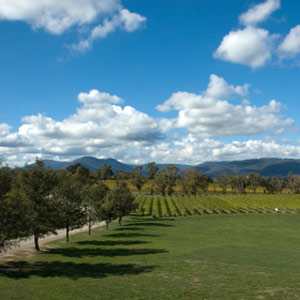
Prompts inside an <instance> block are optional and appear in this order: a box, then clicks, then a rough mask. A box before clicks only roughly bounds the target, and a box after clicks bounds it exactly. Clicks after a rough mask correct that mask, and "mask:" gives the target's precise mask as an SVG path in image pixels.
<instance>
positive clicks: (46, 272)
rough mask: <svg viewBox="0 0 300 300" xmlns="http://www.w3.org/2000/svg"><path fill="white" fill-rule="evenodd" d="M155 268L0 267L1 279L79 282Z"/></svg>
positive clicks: (14, 264)
mask: <svg viewBox="0 0 300 300" xmlns="http://www.w3.org/2000/svg"><path fill="white" fill-rule="evenodd" d="M153 269H154V266H139V265H135V264H120V265H113V264H110V263H100V264H88V263H81V264H76V263H73V262H60V261H53V262H35V263H29V262H24V261H21V262H10V263H7V264H5V265H0V278H1V277H9V278H12V279H23V278H29V277H31V276H39V277H44V278H47V277H67V278H69V279H73V280H77V279H79V278H105V277H107V276H109V275H116V276H121V275H139V274H141V273H145V272H151V271H152V270H153Z"/></svg>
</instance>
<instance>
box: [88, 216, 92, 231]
mask: <svg viewBox="0 0 300 300" xmlns="http://www.w3.org/2000/svg"><path fill="white" fill-rule="evenodd" d="M88 226H89V235H91V229H92V225H91V218H89V221H88Z"/></svg>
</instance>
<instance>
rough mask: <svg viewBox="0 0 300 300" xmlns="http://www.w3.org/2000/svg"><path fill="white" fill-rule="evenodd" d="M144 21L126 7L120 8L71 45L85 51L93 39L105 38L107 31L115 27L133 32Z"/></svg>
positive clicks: (143, 18) (144, 19)
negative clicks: (116, 12)
mask: <svg viewBox="0 0 300 300" xmlns="http://www.w3.org/2000/svg"><path fill="white" fill-rule="evenodd" d="M145 21H146V18H145V17H143V16H141V15H139V14H136V13H132V12H130V11H129V10H128V9H121V10H120V11H119V13H118V14H116V15H114V16H113V17H112V18H111V19H105V20H104V22H103V24H100V25H98V26H96V27H95V28H93V30H92V31H91V33H90V35H89V36H88V37H87V38H86V39H83V40H81V41H80V42H79V43H78V44H75V45H73V47H72V48H73V49H75V50H78V51H85V50H87V49H89V48H90V47H91V45H92V43H93V41H94V40H96V39H102V38H105V37H106V36H107V35H108V34H109V33H111V32H113V31H115V30H116V29H117V28H121V29H123V30H125V31H127V32H133V31H135V30H137V29H138V28H139V27H140V26H141V24H143V23H144V22H145Z"/></svg>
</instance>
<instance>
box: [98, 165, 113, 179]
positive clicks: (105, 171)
mask: <svg viewBox="0 0 300 300" xmlns="http://www.w3.org/2000/svg"><path fill="white" fill-rule="evenodd" d="M96 174H97V177H98V180H109V179H111V178H112V176H113V174H114V173H113V171H112V169H111V165H110V164H103V165H102V167H101V168H100V169H97V171H96Z"/></svg>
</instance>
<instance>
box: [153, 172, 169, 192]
mask: <svg viewBox="0 0 300 300" xmlns="http://www.w3.org/2000/svg"><path fill="white" fill-rule="evenodd" d="M154 183H155V187H156V190H157V192H159V193H161V194H162V195H163V196H165V194H166V189H167V186H168V178H167V174H166V171H165V169H160V170H159V172H158V173H157V174H156V175H155V177H154Z"/></svg>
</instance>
